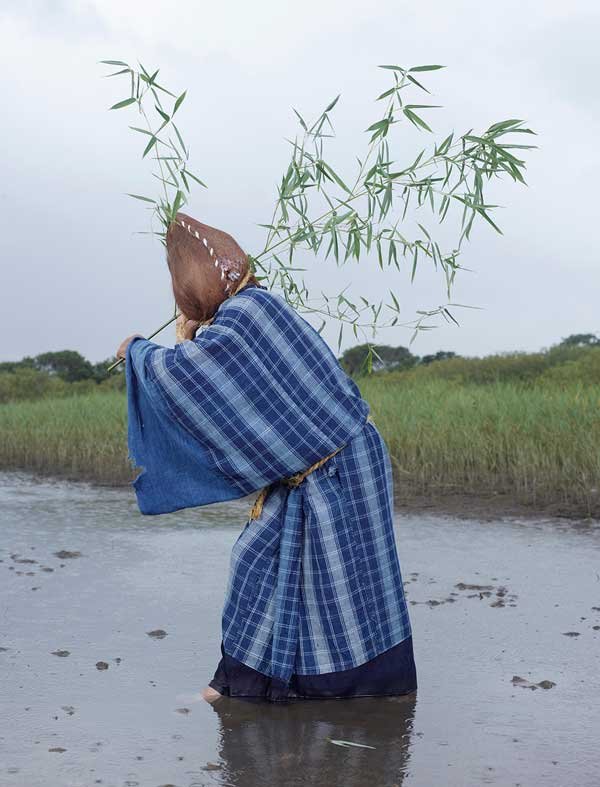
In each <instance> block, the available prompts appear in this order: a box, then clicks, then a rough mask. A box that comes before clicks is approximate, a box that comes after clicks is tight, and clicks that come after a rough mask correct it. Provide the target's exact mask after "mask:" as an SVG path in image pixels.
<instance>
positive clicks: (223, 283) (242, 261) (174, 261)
mask: <svg viewBox="0 0 600 787" xmlns="http://www.w3.org/2000/svg"><path fill="white" fill-rule="evenodd" d="M166 245H167V263H168V265H169V270H170V272H171V279H172V282H173V293H174V295H175V300H176V302H177V305H178V306H179V308H180V309H181V311H182V312H183V313H184V314H185V315H187V317H189V318H190V319H192V320H198V321H200V322H204V321H206V320H208V319H210V318H211V317H212V316H213V315H214V313H215V312H216V311H217V309H218V308H219V306H220V305H221V304H222V303H223V301H224V300H226V299H227V298H229V296H230V295H232V294H233V293H234V292H235V290H236V287H237V286H238V285H239V283H240V282H241V280H242V279H243V278H244V277H245V276H246V274H247V273H249V271H250V264H249V262H248V257H247V255H246V254H245V253H244V251H242V249H241V248H240V246H238V244H237V243H236V241H235V240H234V239H233V238H232V237H231V235H228V234H227V233H226V232H223V231H222V230H218V229H216V228H215V227H209V226H208V224H202V223H201V222H200V221H196V219H193V218H192V217H191V216H187V215H186V214H185V213H178V214H177V216H176V219H175V221H173V222H172V223H171V225H170V227H169V229H168V231H167V236H166ZM251 280H252V281H254V278H253V277H252V278H251Z"/></svg>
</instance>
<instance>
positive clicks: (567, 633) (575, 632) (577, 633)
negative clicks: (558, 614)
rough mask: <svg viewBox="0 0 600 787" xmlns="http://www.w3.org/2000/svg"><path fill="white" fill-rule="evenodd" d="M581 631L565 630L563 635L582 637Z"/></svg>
mask: <svg viewBox="0 0 600 787" xmlns="http://www.w3.org/2000/svg"><path fill="white" fill-rule="evenodd" d="M580 636H581V632H580V631H563V637H580Z"/></svg>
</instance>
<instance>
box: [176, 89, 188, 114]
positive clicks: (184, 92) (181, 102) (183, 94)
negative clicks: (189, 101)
mask: <svg viewBox="0 0 600 787" xmlns="http://www.w3.org/2000/svg"><path fill="white" fill-rule="evenodd" d="M186 94H187V90H184V91H183V93H182V94H181V95H180V96H179V98H178V99H177V101H176V102H175V106H174V107H173V115H174V114H175V113H176V112H177V110H178V109H179V107H180V106H181V105H182V104H183V102H184V100H185V97H186Z"/></svg>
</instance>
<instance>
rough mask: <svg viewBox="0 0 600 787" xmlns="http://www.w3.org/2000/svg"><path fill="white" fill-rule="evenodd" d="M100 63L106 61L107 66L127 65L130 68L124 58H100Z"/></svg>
mask: <svg viewBox="0 0 600 787" xmlns="http://www.w3.org/2000/svg"><path fill="white" fill-rule="evenodd" d="M99 62H100V63H106V65H107V66H125V67H126V68H129V66H128V65H127V63H124V62H123V61H122V60H100V61H99Z"/></svg>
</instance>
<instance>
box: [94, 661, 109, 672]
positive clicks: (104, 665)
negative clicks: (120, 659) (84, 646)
mask: <svg viewBox="0 0 600 787" xmlns="http://www.w3.org/2000/svg"><path fill="white" fill-rule="evenodd" d="M96 669H97V670H106V669H108V664H107V662H106V661H97V662H96Z"/></svg>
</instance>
